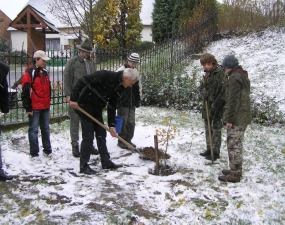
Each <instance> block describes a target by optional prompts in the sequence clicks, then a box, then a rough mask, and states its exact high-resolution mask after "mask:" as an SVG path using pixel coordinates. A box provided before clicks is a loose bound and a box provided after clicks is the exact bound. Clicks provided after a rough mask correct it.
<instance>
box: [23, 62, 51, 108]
mask: <svg viewBox="0 0 285 225" xmlns="http://www.w3.org/2000/svg"><path fill="white" fill-rule="evenodd" d="M21 97H22V101H23V107H24V108H25V109H26V112H32V111H33V110H42V109H49V108H50V100H51V85H50V79H49V73H48V71H47V70H46V69H45V68H40V67H34V66H33V67H30V68H29V69H28V71H27V72H26V73H25V74H24V76H23V80H22V94H21Z"/></svg>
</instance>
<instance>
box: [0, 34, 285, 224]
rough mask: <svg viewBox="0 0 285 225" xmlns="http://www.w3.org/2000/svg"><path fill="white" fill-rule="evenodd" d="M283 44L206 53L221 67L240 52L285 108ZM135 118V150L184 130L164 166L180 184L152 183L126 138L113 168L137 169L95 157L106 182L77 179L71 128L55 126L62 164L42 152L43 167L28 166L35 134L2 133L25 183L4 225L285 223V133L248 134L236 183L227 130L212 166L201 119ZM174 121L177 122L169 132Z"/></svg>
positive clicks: (9, 198) (11, 166)
mask: <svg viewBox="0 0 285 225" xmlns="http://www.w3.org/2000/svg"><path fill="white" fill-rule="evenodd" d="M284 39H285V36H284V33H282V32H279V31H277V32H273V31H267V32H265V33H264V34H263V35H262V36H261V35H249V36H247V37H244V38H235V39H226V40H221V41H218V42H215V43H213V44H212V45H211V46H210V47H208V48H207V49H206V50H205V52H209V53H212V54H214V55H215V56H217V59H218V60H219V61H221V60H222V59H223V56H225V55H226V54H228V53H234V54H235V55H236V56H237V57H238V58H239V59H240V64H241V65H242V66H243V67H244V69H246V70H247V71H248V72H249V76H250V79H251V83H252V87H253V94H252V95H253V96H254V95H256V96H257V95H264V96H276V98H277V99H278V100H279V101H280V108H282V109H284V90H283V89H284V77H285V69H284V66H283V65H284V64H285V59H284V55H285V54H284V51H285V50H284V49H285V43H284V41H283V40H284ZM197 68H199V69H201V70H202V68H201V66H200V65H199V63H198V60H196V61H194V62H193V64H191V65H189V68H188V71H190V72H191V70H192V69H197ZM201 75H202V72H201ZM282 78H283V79H282ZM136 115H137V116H136V118H137V126H136V132H135V137H134V139H133V142H134V143H136V144H137V146H138V147H147V146H154V140H153V137H154V135H155V133H156V130H158V131H162V130H163V129H165V130H167V129H168V128H173V126H176V127H177V131H178V132H177V133H173V135H174V139H173V140H171V141H169V145H168V148H167V153H168V154H170V155H171V158H170V159H169V160H166V161H165V160H164V161H162V164H165V163H166V164H167V165H168V166H169V167H170V168H172V170H173V172H174V173H173V174H172V175H169V176H155V175H152V174H150V173H149V170H153V169H154V162H152V161H149V160H142V159H140V158H139V155H138V154H137V153H133V154H130V151H127V150H122V149H120V148H118V147H117V145H116V144H117V139H115V138H112V137H111V136H110V135H108V138H107V146H108V149H109V152H110V155H111V158H112V160H113V161H114V162H116V163H124V164H128V165H130V166H129V167H124V168H120V169H118V170H103V169H102V168H101V165H100V159H99V157H98V156H91V160H90V166H91V167H92V168H93V169H95V170H96V171H98V172H99V174H98V175H95V176H91V175H82V174H80V173H78V172H79V159H78V158H74V157H73V156H72V155H71V145H70V140H69V121H64V122H62V123H60V124H52V125H51V142H52V147H53V152H54V157H53V158H52V159H48V158H45V157H44V156H43V155H42V152H41V153H40V159H41V161H42V162H41V163H40V164H35V163H34V162H31V161H30V159H29V145H28V135H27V130H28V129H27V127H25V128H21V129H18V130H15V131H8V132H3V134H2V140H1V145H2V154H3V160H4V169H5V170H6V171H7V172H8V173H9V174H14V175H17V177H16V179H14V180H12V181H8V182H0V189H1V195H0V202H1V204H0V224H84V225H85V224H86V225H89V224H90V225H91V224H92V225H93V224H94V225H103V224H104V225H105V224H138V223H135V222H133V223H130V221H131V220H132V221H135V220H136V221H137V222H138V221H139V222H141V224H142V223H144V224H146V225H148V224H153V225H154V224H155V225H157V224H163V225H164V224H169V225H172V224H183V225H184V224H191V225H192V224H197V225H204V224H207V225H208V224H220V225H224V224H229V225H230V224H253V225H260V224H268V225H269V224H270V225H271V224H284V223H285V192H284V188H285V167H284V165H285V138H284V127H277V126H276V127H264V126H261V125H257V124H252V125H251V126H249V127H248V129H247V131H246V135H245V140H244V161H243V162H244V164H243V176H242V179H241V182H240V183H235V184H234V183H225V182H220V181H219V180H218V176H220V175H221V170H222V169H226V168H228V159H227V150H226V145H225V137H226V134H225V130H224V131H223V137H222V138H223V144H222V147H221V158H220V159H219V160H217V162H218V164H213V165H212V164H211V161H206V160H205V159H204V158H203V157H201V156H199V153H200V152H202V151H204V150H205V138H204V133H203V131H204V124H203V121H202V119H201V115H200V114H199V113H193V112H189V111H183V112H180V111H177V110H171V109H161V108H151V107H141V108H139V109H138V110H137V114H136ZM165 121H171V125H170V127H168V126H166V125H165ZM162 137H163V136H159V139H161V138H162ZM159 148H161V149H165V148H166V147H165V146H161V145H159ZM209 164H210V165H209Z"/></svg>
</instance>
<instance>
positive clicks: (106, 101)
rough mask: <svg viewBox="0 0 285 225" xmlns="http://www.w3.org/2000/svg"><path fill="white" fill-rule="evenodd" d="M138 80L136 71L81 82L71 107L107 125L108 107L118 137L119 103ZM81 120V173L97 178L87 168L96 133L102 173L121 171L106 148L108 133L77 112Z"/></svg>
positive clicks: (99, 74) (88, 77)
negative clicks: (117, 112)
mask: <svg viewBox="0 0 285 225" xmlns="http://www.w3.org/2000/svg"><path fill="white" fill-rule="evenodd" d="M138 79H139V74H138V71H137V70H134V69H131V68H128V69H125V70H123V71H118V72H113V71H106V70H102V71H97V72H95V73H93V74H90V75H86V76H83V77H82V78H80V79H79V80H78V82H77V83H76V85H75V87H74V88H73V90H72V93H71V96H70V106H71V107H72V108H73V109H75V110H76V108H77V107H78V106H80V107H81V108H82V109H83V110H84V111H86V112H87V113H89V114H90V115H91V116H93V117H94V118H95V119H97V120H98V121H100V122H101V123H104V121H103V115H102V111H103V109H104V108H105V107H106V105H107V113H108V126H109V128H110V131H111V132H110V133H111V135H112V136H113V137H115V136H117V133H116V129H115V125H116V121H115V115H116V107H117V101H118V99H119V98H120V96H121V94H122V93H123V91H124V90H125V88H127V87H131V86H132V85H133V84H135V83H136V82H137V81H138ZM78 114H79V116H80V119H81V127H82V143H81V155H80V173H85V174H96V173H97V172H96V171H95V170H93V169H91V168H90V167H89V165H88V162H89V159H90V153H91V150H92V146H93V139H94V133H95V137H96V140H97V146H98V150H99V153H100V157H101V164H102V168H103V169H110V168H119V167H121V165H117V164H115V163H113V162H112V161H111V160H110V155H109V152H108V149H107V146H106V130H105V129H104V128H102V127H101V126H100V125H98V124H97V123H95V122H93V120H91V119H90V118H89V117H87V116H86V115H84V114H83V113H81V112H78Z"/></svg>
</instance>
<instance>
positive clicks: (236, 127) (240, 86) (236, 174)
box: [218, 55, 252, 182]
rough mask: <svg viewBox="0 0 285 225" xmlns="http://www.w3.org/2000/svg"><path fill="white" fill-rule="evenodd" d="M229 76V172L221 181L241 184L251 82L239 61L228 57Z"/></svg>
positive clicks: (226, 107) (249, 109) (226, 65)
mask: <svg viewBox="0 0 285 225" xmlns="http://www.w3.org/2000/svg"><path fill="white" fill-rule="evenodd" d="M223 67H224V68H225V69H226V73H227V74H228V81H227V83H226V105H225V112H224V116H223V121H224V123H226V126H227V148H228V154H229V166H230V169H229V170H222V173H223V174H224V175H223V176H219V177H218V179H219V180H221V181H228V182H239V181H240V177H241V175H242V155H243V153H242V152H243V145H242V142H243V137H244V132H245V130H246V127H247V125H249V124H250V123H251V119H252V116H251V106H250V80H249V79H248V73H247V71H245V70H243V68H242V67H241V66H240V65H239V62H238V59H237V58H236V57H235V56H233V55H228V56H226V57H225V58H224V60H223Z"/></svg>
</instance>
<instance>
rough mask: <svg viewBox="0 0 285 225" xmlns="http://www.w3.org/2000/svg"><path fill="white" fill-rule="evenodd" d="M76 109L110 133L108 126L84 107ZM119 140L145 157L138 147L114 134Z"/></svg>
mask: <svg viewBox="0 0 285 225" xmlns="http://www.w3.org/2000/svg"><path fill="white" fill-rule="evenodd" d="M76 109H78V110H79V111H80V112H82V113H83V114H84V115H86V116H88V117H89V118H90V119H91V120H93V121H94V122H95V123H97V124H98V125H100V126H101V127H103V128H104V129H105V130H106V131H108V132H109V133H110V129H109V127H107V126H105V125H104V124H103V123H101V122H100V121H99V120H97V119H95V118H94V117H93V116H91V115H90V114H89V113H88V112H86V111H85V110H84V109H82V108H81V107H80V106H78V107H77V108H76ZM116 137H117V138H118V139H119V140H120V141H121V142H123V143H124V144H125V145H127V146H128V147H129V148H130V149H131V150H132V151H134V152H136V153H138V154H139V155H140V156H141V158H142V159H145V158H146V157H145V155H143V154H142V153H141V152H140V151H139V150H138V149H136V148H134V147H133V146H132V145H131V144H130V143H129V142H127V141H125V140H124V139H123V138H121V137H120V136H119V135H117V136H116Z"/></svg>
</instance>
